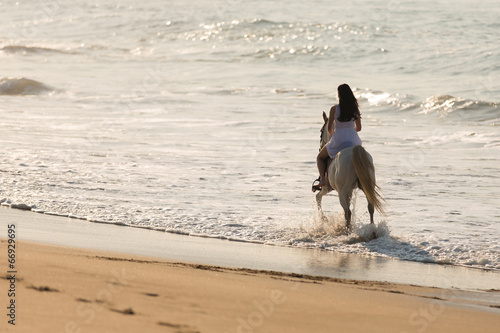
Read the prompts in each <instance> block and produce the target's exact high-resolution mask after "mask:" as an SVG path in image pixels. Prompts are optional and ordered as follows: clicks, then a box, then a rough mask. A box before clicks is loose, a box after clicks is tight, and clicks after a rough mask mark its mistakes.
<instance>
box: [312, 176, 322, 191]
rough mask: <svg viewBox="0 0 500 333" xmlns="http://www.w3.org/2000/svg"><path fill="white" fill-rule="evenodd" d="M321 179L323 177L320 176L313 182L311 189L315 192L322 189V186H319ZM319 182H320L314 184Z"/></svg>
mask: <svg viewBox="0 0 500 333" xmlns="http://www.w3.org/2000/svg"><path fill="white" fill-rule="evenodd" d="M320 181H321V177H318V179H315V180H314V181H313V182H312V187H311V190H312V191H313V192H316V191H321V187H319V186H318V185H319V182H320ZM316 182H318V184H314V183H316Z"/></svg>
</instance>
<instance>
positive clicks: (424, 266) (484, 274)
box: [0, 207, 500, 290]
mask: <svg viewBox="0 0 500 333" xmlns="http://www.w3.org/2000/svg"><path fill="white" fill-rule="evenodd" d="M0 218H1V220H2V221H6V222H8V223H14V224H16V225H18V232H17V237H18V238H19V239H20V240H23V241H32V242H38V243H46V244H51V245H60V246H72V247H77V248H87V249H93V250H100V251H111V252H117V253H122V254H132V255H142V256H148V257H156V258H161V259H165V260H175V261H182V262H190V263H197V264H204V265H213V266H224V267H233V268H247V269H257V270H270V271H281V272H285V273H296V274H305V275H316V276H324V277H332V278H343V279H353V280H364V281H381V282H392V283H401V284H409V285H412V284H413V285H420V286H428V287H440V288H455V289H462V290H489V289H498V286H499V285H500V273H498V272H495V271H486V270H477V269H470V268H465V267H461V266H452V265H438V264H432V263H420V262H412V261H402V260H397V259H390V258H384V257H375V256H363V255H356V254H348V253H336V252H329V251H322V250H317V249H304V248H294V247H280V246H272V245H265V244H253V243H247V242H234V241H228V240H220V239H214V238H203V237H190V236H186V235H176V234H171V233H166V232H158V231H155V230H150V229H144V228H123V227H121V228H120V226H117V225H113V224H100V223H89V222H88V221H82V220H78V219H72V218H64V217H59V216H53V215H47V214H38V213H34V212H31V211H22V210H18V209H11V208H7V207H0ZM117 228H120V229H119V230H118V229H117ZM0 235H1V234H0ZM116 235H119V237H116Z"/></svg>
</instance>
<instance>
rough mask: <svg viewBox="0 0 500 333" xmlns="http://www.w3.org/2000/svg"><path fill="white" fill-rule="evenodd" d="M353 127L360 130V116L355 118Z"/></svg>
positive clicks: (357, 130)
mask: <svg viewBox="0 0 500 333" xmlns="http://www.w3.org/2000/svg"><path fill="white" fill-rule="evenodd" d="M354 128H355V129H356V132H359V131H361V117H358V119H356V122H355V123H354Z"/></svg>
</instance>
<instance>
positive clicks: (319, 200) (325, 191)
mask: <svg viewBox="0 0 500 333" xmlns="http://www.w3.org/2000/svg"><path fill="white" fill-rule="evenodd" d="M326 194H328V191H327V190H326V189H325V188H324V187H323V188H322V189H321V191H319V192H318V193H317V194H316V204H317V205H318V212H319V213H320V215H321V218H322V219H325V218H326V217H325V214H324V213H323V208H321V200H322V199H323V196H324V195H326Z"/></svg>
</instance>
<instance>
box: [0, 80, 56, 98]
mask: <svg viewBox="0 0 500 333" xmlns="http://www.w3.org/2000/svg"><path fill="white" fill-rule="evenodd" d="M54 91H56V89H54V88H53V87H51V86H49V85H46V84H44V83H42V82H39V81H35V80H31V79H28V78H25V77H21V78H7V77H4V78H0V95H14V96H15V95H39V94H48V93H51V92H54Z"/></svg>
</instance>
